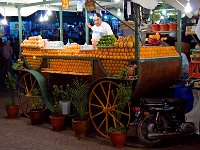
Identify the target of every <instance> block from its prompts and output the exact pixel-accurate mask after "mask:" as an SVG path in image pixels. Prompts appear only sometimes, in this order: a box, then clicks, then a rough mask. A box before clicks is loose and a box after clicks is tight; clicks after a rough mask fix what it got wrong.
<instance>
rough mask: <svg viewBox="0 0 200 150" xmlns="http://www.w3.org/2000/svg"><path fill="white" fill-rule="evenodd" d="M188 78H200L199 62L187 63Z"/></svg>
mask: <svg viewBox="0 0 200 150" xmlns="http://www.w3.org/2000/svg"><path fill="white" fill-rule="evenodd" d="M189 77H191V78H200V61H193V62H189Z"/></svg>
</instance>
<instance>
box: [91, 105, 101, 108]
mask: <svg viewBox="0 0 200 150" xmlns="http://www.w3.org/2000/svg"><path fill="white" fill-rule="evenodd" d="M90 105H91V106H95V107H99V108H103V107H102V106H100V105H96V104H90Z"/></svg>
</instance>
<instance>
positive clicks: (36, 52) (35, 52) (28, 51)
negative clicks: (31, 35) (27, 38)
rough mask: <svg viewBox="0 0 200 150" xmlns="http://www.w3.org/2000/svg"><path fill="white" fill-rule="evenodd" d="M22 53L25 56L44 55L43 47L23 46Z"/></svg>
mask: <svg viewBox="0 0 200 150" xmlns="http://www.w3.org/2000/svg"><path fill="white" fill-rule="evenodd" d="M22 55H25V56H42V55H43V53H42V50H41V48H27V47H23V48H22Z"/></svg>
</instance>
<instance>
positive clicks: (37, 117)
mask: <svg viewBox="0 0 200 150" xmlns="http://www.w3.org/2000/svg"><path fill="white" fill-rule="evenodd" d="M29 116H30V120H31V124H32V125H39V124H42V123H43V121H44V110H30V112H29Z"/></svg>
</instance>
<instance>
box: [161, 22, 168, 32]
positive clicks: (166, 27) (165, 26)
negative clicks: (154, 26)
mask: <svg viewBox="0 0 200 150" xmlns="http://www.w3.org/2000/svg"><path fill="white" fill-rule="evenodd" d="M160 31H169V25H168V24H160Z"/></svg>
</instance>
